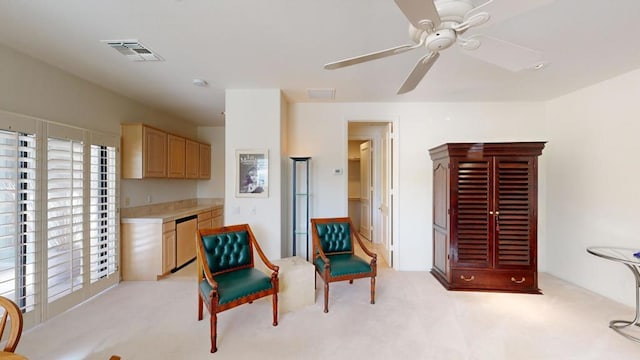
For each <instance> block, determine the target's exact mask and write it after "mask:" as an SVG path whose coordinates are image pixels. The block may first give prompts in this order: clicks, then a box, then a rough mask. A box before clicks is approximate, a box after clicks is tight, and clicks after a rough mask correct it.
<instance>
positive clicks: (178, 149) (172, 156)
mask: <svg viewBox="0 0 640 360" xmlns="http://www.w3.org/2000/svg"><path fill="white" fill-rule="evenodd" d="M185 161H186V139H185V138H183V137H181V136H176V135H173V134H168V135H167V177H169V178H177V179H182V178H184V177H185Z"/></svg>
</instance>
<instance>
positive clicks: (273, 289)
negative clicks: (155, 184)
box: [196, 224, 278, 353]
mask: <svg viewBox="0 0 640 360" xmlns="http://www.w3.org/2000/svg"><path fill="white" fill-rule="evenodd" d="M198 233H199V236H198V237H197V239H196V242H197V249H198V250H197V260H198V320H202V305H203V303H205V302H206V304H207V309H208V310H209V313H210V314H211V352H212V353H213V352H216V351H217V350H218V348H217V346H216V337H217V322H218V317H217V314H218V313H219V312H222V311H224V310H227V309H231V308H234V307H236V306H238V305H242V304H246V303H251V302H253V301H254V300H256V299H259V298H262V297H265V296H268V295H272V299H273V326H276V325H278V266H276V265H273V264H272V263H271V262H270V261H269V260H268V259H267V257H266V256H265V255H264V253H263V252H262V249H260V245H258V242H257V241H256V239H255V236H254V235H253V232H252V231H251V228H250V227H249V225H248V224H243V225H233V226H225V227H221V228H216V229H200V230H199V231H198ZM254 248H255V250H256V252H257V253H258V255H259V256H260V259H261V260H262V262H263V263H264V264H265V265H266V266H267V268H269V269H271V270H272V271H273V272H272V273H271V277H269V276H267V275H266V274H265V273H264V272H262V271H260V270H258V269H256V268H255V267H254V261H253V260H254V259H253V257H254V256H253V250H254Z"/></svg>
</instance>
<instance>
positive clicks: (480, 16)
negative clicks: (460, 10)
mask: <svg viewBox="0 0 640 360" xmlns="http://www.w3.org/2000/svg"><path fill="white" fill-rule="evenodd" d="M490 18H491V15H489V13H488V12H484V11H482V12H479V13H475V14H473V15H471V16H469V17H468V18H467V20H465V21H464V22H462V23H460V24H458V25H455V26H453V30H455V31H456V32H457V33H458V34H460V33H463V32H464V31H465V30H467V29H468V28H470V27H474V26H480V25H482V24H484V23H486V22H487V21H489V19H490Z"/></svg>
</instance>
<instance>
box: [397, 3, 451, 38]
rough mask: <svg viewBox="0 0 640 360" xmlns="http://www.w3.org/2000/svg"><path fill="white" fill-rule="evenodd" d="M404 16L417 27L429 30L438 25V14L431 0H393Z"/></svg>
mask: <svg viewBox="0 0 640 360" xmlns="http://www.w3.org/2000/svg"><path fill="white" fill-rule="evenodd" d="M394 1H395V2H396V5H398V7H399V8H400V10H401V11H402V13H403V14H404V16H406V17H407V19H409V22H410V23H411V24H412V25H413V26H415V27H416V28H418V29H422V30H428V31H429V30H431V29H435V28H437V27H438V26H440V15H439V14H438V10H437V9H436V6H435V4H434V3H433V0H394Z"/></svg>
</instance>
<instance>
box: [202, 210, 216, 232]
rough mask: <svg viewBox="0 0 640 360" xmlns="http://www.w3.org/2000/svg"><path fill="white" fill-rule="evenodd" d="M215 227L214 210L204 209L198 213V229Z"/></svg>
mask: <svg viewBox="0 0 640 360" xmlns="http://www.w3.org/2000/svg"><path fill="white" fill-rule="evenodd" d="M212 227H213V212H212V211H211V210H208V211H203V212H201V213H199V214H198V229H210V228H212Z"/></svg>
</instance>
